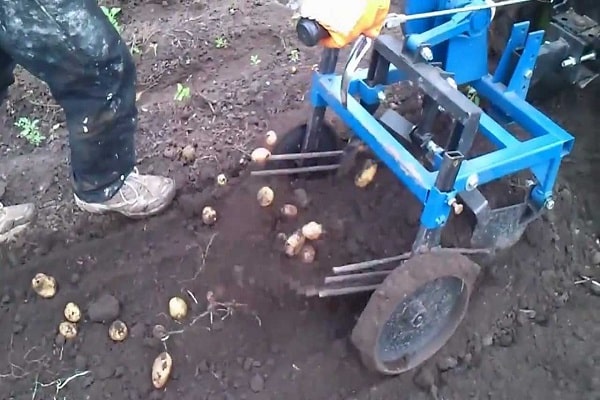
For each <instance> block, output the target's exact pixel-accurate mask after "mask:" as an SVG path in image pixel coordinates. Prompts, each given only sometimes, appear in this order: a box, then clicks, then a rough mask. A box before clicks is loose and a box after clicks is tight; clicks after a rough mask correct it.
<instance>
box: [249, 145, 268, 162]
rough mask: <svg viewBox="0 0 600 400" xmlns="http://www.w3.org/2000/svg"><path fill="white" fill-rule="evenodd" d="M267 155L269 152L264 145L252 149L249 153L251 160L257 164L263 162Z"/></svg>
mask: <svg viewBox="0 0 600 400" xmlns="http://www.w3.org/2000/svg"><path fill="white" fill-rule="evenodd" d="M269 157H271V152H270V151H269V149H265V148H264V147H259V148H257V149H254V151H252V154H251V155H250V158H252V161H253V162H255V163H257V164H262V163H264V162H265V161H267V158H269Z"/></svg>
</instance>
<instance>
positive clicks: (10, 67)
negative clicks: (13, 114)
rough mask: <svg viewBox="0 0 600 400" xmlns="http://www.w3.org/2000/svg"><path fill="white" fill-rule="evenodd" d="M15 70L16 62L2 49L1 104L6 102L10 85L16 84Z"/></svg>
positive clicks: (0, 74) (0, 59)
mask: <svg viewBox="0 0 600 400" xmlns="http://www.w3.org/2000/svg"><path fill="white" fill-rule="evenodd" d="M14 69H15V62H14V60H13V59H12V57H11V56H10V55H9V54H8V53H6V52H5V51H3V50H2V49H0V104H2V103H4V100H6V97H7V95H8V88H9V87H10V85H12V84H13V83H15V76H14V75H13V71H14Z"/></svg>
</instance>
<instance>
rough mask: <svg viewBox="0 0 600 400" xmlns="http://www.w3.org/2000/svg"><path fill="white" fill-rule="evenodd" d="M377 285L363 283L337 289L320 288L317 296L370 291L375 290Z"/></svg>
mask: <svg viewBox="0 0 600 400" xmlns="http://www.w3.org/2000/svg"><path fill="white" fill-rule="evenodd" d="M378 287H379V285H365V286H353V287H348V288H339V289H321V290H319V297H332V296H343V295H345V294H355V293H361V292H372V291H374V290H377V288H378Z"/></svg>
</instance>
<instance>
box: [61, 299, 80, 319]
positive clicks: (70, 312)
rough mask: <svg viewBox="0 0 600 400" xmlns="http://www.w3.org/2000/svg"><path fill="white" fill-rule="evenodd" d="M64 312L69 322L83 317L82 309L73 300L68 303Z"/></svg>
mask: <svg viewBox="0 0 600 400" xmlns="http://www.w3.org/2000/svg"><path fill="white" fill-rule="evenodd" d="M64 314H65V318H66V319H67V321H69V322H79V320H80V319H81V310H80V309H79V306H78V305H77V304H75V303H73V302H69V303H67V305H66V306H65V311H64Z"/></svg>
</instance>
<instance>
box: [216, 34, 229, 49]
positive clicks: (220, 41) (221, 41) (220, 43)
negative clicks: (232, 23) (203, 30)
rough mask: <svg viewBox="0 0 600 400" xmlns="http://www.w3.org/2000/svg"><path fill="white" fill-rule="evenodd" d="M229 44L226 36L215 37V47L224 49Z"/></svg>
mask: <svg viewBox="0 0 600 400" xmlns="http://www.w3.org/2000/svg"><path fill="white" fill-rule="evenodd" d="M228 46H229V42H228V41H227V39H226V38H225V37H223V36H219V37H218V38H216V39H215V47H216V48H217V49H224V48H226V47H228Z"/></svg>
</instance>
